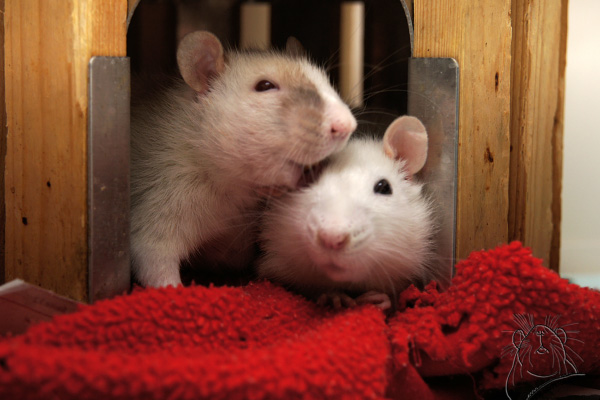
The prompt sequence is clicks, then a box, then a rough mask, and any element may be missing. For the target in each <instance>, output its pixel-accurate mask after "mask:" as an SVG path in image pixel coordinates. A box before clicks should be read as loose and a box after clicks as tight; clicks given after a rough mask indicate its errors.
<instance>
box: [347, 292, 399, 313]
mask: <svg viewBox="0 0 600 400" xmlns="http://www.w3.org/2000/svg"><path fill="white" fill-rule="evenodd" d="M355 302H356V304H373V305H374V306H375V307H377V308H380V309H382V310H387V309H389V308H390V307H391V306H392V301H391V300H390V296H388V295H387V294H385V293H381V292H376V291H374V290H371V291H368V292H366V293H364V294H361V295H360V296H358V297H357V298H356V300H355Z"/></svg>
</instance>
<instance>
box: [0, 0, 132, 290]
mask: <svg viewBox="0 0 600 400" xmlns="http://www.w3.org/2000/svg"><path fill="white" fill-rule="evenodd" d="M5 1H6V4H5V14H4V18H5V41H4V46H5V47H4V48H5V63H4V65H5V80H6V112H7V125H8V127H7V132H8V133H7V156H6V182H5V190H6V255H5V260H6V278H7V280H10V279H13V278H22V279H25V280H27V281H29V282H31V283H35V284H38V285H40V286H43V287H45V288H48V289H51V290H54V291H56V292H57V293H59V294H63V295H66V296H69V297H71V298H74V299H77V300H82V301H87V300H88V287H87V278H88V276H87V258H88V247H87V157H86V153H87V118H88V75H89V74H88V62H89V60H90V58H91V57H92V56H94V55H104V56H124V55H125V54H126V33H127V31H126V29H127V25H126V19H127V11H128V8H127V7H128V4H127V0H60V1H58V0H48V1H37V0H5Z"/></svg>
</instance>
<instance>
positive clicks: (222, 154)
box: [131, 53, 356, 286]
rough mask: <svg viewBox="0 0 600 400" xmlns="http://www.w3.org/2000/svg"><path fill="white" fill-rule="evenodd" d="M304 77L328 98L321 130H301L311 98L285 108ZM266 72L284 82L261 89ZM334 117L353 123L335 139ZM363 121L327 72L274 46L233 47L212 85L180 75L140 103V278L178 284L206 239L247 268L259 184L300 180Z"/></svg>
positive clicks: (136, 171) (135, 174) (136, 155)
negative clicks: (261, 49) (268, 49)
mask: <svg viewBox="0 0 600 400" xmlns="http://www.w3.org/2000/svg"><path fill="white" fill-rule="evenodd" d="M298 77H303V78H305V79H307V80H309V81H310V82H313V84H314V86H315V87H316V88H317V89H318V90H319V91H320V93H321V94H322V97H323V98H325V99H327V101H326V102H325V105H324V109H322V110H319V113H318V114H319V115H326V116H325V117H324V118H323V119H322V124H321V125H320V126H319V128H318V129H317V130H307V129H304V128H302V126H303V125H302V123H303V122H304V121H305V120H307V119H309V118H314V116H312V114H311V115H307V113H308V111H307V109H306V108H305V107H304V106H301V105H299V106H295V105H293V106H292V107H291V108H290V109H289V110H286V111H285V113H284V114H282V111H281V110H282V109H281V108H280V106H281V103H282V101H283V100H284V99H285V97H286V95H287V94H288V92H289V90H291V89H292V87H290V86H291V84H289V82H295V81H296V80H297V79H296V78H298ZM291 78H293V79H291ZM261 79H268V80H270V81H273V82H275V83H277V84H278V85H279V87H280V89H279V90H276V91H267V92H256V91H255V90H254V87H255V85H256V83H257V82H258V81H259V80H261ZM299 100H300V99H299ZM298 103H300V102H298ZM333 121H338V122H337V123H339V124H345V125H344V128H345V129H347V130H348V131H347V133H348V134H347V135H346V136H345V137H337V138H336V137H332V135H331V132H330V131H331V125H332V124H333V123H334V122H333ZM355 128H356V121H355V119H354V117H353V116H352V114H351V112H350V110H349V109H348V107H347V106H346V105H344V104H343V103H342V101H341V100H340V98H339V97H338V96H337V94H336V93H335V91H334V90H333V89H332V88H331V86H330V84H329V81H328V79H327V77H326V76H325V74H324V72H323V71H322V70H320V69H319V68H317V67H315V66H313V65H312V64H310V63H309V62H308V61H306V60H304V59H291V58H288V57H284V56H281V55H277V54H274V53H256V54H254V53H252V54H244V53H240V54H237V53H231V54H229V55H228V59H227V63H226V66H225V70H224V72H223V73H222V74H221V75H220V76H218V77H217V78H216V79H215V80H214V81H213V82H212V85H211V89H210V91H208V92H207V93H195V92H194V91H193V90H191V89H190V88H189V87H188V86H187V85H185V84H183V83H181V84H179V85H176V86H175V87H174V88H171V89H169V90H167V91H166V92H164V93H162V94H161V95H160V96H159V97H158V99H156V100H155V101H152V102H146V103H142V104H141V105H140V106H139V107H137V108H134V109H133V112H132V142H131V144H132V167H131V224H132V226H131V250H132V257H133V268H134V272H135V275H136V277H137V279H138V280H139V281H140V283H141V284H143V285H147V286H166V285H177V284H180V283H181V280H180V277H179V263H180V261H181V260H182V259H185V258H186V257H188V256H189V255H190V254H191V253H193V252H194V251H199V252H201V253H206V252H210V250H209V249H208V248H206V244H207V243H209V242H212V241H219V240H221V241H222V242H223V243H222V245H221V247H222V248H224V252H225V253H226V254H227V253H228V254H231V257H224V259H223V260H224V261H225V263H227V264H231V265H230V266H231V267H234V268H242V267H245V266H247V264H249V263H250V261H251V260H250V258H251V255H252V245H253V243H254V241H255V239H256V238H255V234H254V233H255V219H256V214H257V210H256V208H257V206H258V204H259V201H260V199H259V197H258V196H257V195H256V192H257V191H259V189H262V188H265V187H288V188H293V187H294V186H295V185H296V182H297V181H298V179H299V177H300V175H301V172H302V165H305V164H313V163H316V162H318V161H320V160H321V159H323V158H325V157H326V156H328V155H330V154H331V153H333V152H335V151H338V150H339V149H341V148H342V147H344V146H345V144H346V140H347V138H348V136H349V133H351V132H352V131H354V129H355ZM204 255H206V254H204ZM207 256H209V257H210V256H211V255H210V254H208V255H207ZM222 256H223V254H219V255H216V256H215V257H222ZM223 260H220V261H223Z"/></svg>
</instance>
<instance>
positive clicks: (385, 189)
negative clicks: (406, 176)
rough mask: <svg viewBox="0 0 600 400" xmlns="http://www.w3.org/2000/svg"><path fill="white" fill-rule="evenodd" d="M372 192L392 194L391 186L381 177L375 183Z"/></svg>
mask: <svg viewBox="0 0 600 400" xmlns="http://www.w3.org/2000/svg"><path fill="white" fill-rule="evenodd" d="M373 192H375V193H377V194H384V195H390V194H392V187H391V186H390V183H389V182H388V181H387V180H386V179H382V180H380V181H379V182H377V183H376V184H375V186H374V187H373Z"/></svg>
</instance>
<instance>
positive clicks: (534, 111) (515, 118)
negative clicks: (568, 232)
mask: <svg viewBox="0 0 600 400" xmlns="http://www.w3.org/2000/svg"><path fill="white" fill-rule="evenodd" d="M567 12H568V1H567V0H553V1H534V0H520V1H517V0H514V1H513V5H512V18H513V45H512V55H513V68H512V90H511V91H512V107H511V149H512V151H511V162H510V207H509V215H508V216H509V218H508V220H509V239H511V240H521V241H522V242H523V243H524V244H525V245H527V246H531V248H532V250H533V254H534V255H535V256H537V257H541V258H543V259H544V261H545V264H546V265H547V266H549V267H551V268H552V269H554V270H558V261H559V258H560V254H559V249H560V216H561V213H560V210H561V207H560V206H561V201H560V200H561V187H562V184H561V183H562V142H563V140H562V135H563V104H564V88H565V65H566V59H565V57H566V41H567Z"/></svg>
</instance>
